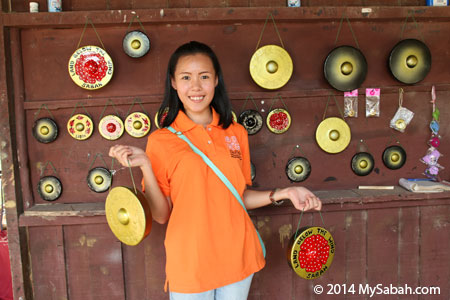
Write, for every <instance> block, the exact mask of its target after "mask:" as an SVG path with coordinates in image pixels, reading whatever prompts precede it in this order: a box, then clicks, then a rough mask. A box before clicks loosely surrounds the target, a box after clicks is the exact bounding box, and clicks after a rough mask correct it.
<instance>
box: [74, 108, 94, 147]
mask: <svg viewBox="0 0 450 300" xmlns="http://www.w3.org/2000/svg"><path fill="white" fill-rule="evenodd" d="M67 131H68V132H69V134H70V136H71V137H73V138H74V139H76V140H80V141H82V140H86V139H88V138H89V137H90V136H91V135H92V132H93V131H94V124H93V123H92V119H91V118H90V117H88V116H86V115H83V114H77V115H74V116H72V117H71V118H70V119H69V121H68V122H67Z"/></svg>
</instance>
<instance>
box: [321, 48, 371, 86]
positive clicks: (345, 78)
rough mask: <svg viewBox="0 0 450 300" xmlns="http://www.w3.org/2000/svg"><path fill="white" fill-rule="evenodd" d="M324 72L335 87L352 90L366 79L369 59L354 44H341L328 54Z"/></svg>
mask: <svg viewBox="0 0 450 300" xmlns="http://www.w3.org/2000/svg"><path fill="white" fill-rule="evenodd" d="M323 72H324V74H325V79H326V80H327V81H328V83H329V84H330V85H331V86H332V87H333V88H335V89H337V90H338V91H343V92H346V91H352V90H354V89H357V88H358V87H360V86H361V84H362V83H363V82H364V80H365V79H366V74H367V61H366V58H365V57H364V55H363V54H362V52H361V51H360V50H358V49H356V48H354V47H352V46H340V47H337V48H335V49H333V50H332V51H331V52H330V53H329V54H328V56H327V58H326V59H325V63H324V65H323Z"/></svg>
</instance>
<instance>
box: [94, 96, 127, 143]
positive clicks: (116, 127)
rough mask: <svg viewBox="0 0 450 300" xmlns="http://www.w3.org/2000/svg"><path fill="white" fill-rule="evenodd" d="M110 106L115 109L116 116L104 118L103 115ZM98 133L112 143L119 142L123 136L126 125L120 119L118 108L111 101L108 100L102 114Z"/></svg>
mask: <svg viewBox="0 0 450 300" xmlns="http://www.w3.org/2000/svg"><path fill="white" fill-rule="evenodd" d="M109 104H111V106H112V107H113V108H114V110H115V112H116V115H106V116H104V117H103V114H104V113H105V111H106V108H107V107H108V105H109ZM98 131H99V132H100V134H101V136H102V137H104V138H105V139H107V140H110V141H114V140H117V139H118V138H120V137H121V136H122V134H123V131H124V125H123V122H122V119H121V118H120V116H119V112H118V111H117V108H116V106H115V105H114V103H113V102H112V101H111V99H108V101H107V102H106V105H105V107H104V108H103V111H102V113H101V114H100V123H99V125H98Z"/></svg>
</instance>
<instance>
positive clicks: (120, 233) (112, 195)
mask: <svg viewBox="0 0 450 300" xmlns="http://www.w3.org/2000/svg"><path fill="white" fill-rule="evenodd" d="M105 214H106V220H107V222H108V225H109V228H110V229H111V231H112V232H113V233H114V235H115V236H116V237H117V238H118V239H119V240H120V241H121V242H122V243H124V244H127V245H130V246H135V245H137V244H139V243H140V242H141V241H142V240H143V239H144V238H145V237H146V236H147V235H148V234H149V233H150V230H151V228H152V213H151V211H150V208H149V206H148V203H147V199H145V196H144V195H143V194H142V193H141V192H139V191H137V194H135V193H134V192H133V191H132V190H131V189H130V188H127V187H123V186H119V187H115V188H113V189H112V190H111V191H110V192H109V194H108V197H107V198H106V201H105Z"/></svg>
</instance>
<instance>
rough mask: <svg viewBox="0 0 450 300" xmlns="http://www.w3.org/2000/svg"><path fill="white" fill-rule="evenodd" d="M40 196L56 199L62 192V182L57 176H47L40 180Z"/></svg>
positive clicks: (49, 199) (48, 199) (45, 198)
mask: <svg viewBox="0 0 450 300" xmlns="http://www.w3.org/2000/svg"><path fill="white" fill-rule="evenodd" d="M37 190H38V193H39V196H41V198H42V199H44V200H46V201H55V200H56V199H58V198H59V196H61V194H62V184H61V181H59V179H58V178H56V177H55V176H45V177H42V178H41V179H40V180H39V183H38V187H37Z"/></svg>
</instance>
